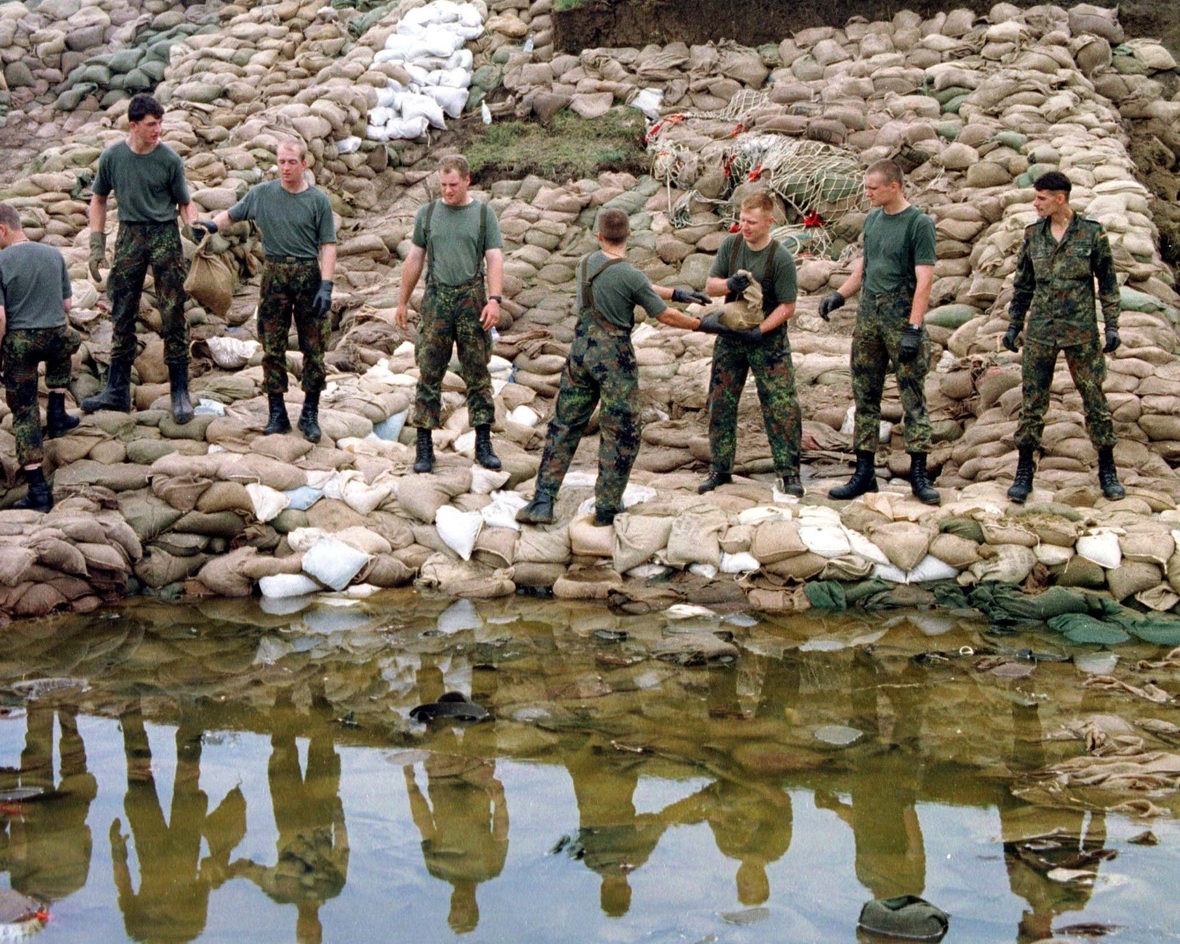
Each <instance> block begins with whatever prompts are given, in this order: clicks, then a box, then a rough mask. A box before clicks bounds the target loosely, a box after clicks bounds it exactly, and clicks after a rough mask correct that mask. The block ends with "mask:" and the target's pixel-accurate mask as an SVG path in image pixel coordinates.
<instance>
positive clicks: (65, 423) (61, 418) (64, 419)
mask: <svg viewBox="0 0 1180 944" xmlns="http://www.w3.org/2000/svg"><path fill="white" fill-rule="evenodd" d="M80 422H82V421H81V420H80V419H78V417H76V416H71V415H70V414H69V413H67V412H66V395H65V394H64V393H62V391H60V390H51V391H50V392H49V406H48V408H47V409H46V410H45V438H46V439H56V438H57V437H58V436H64V435H65V434H66V433H68V432H69V431H70V430H71V429H73V428H74V427H75V426H77V425H78V424H79V423H80Z"/></svg>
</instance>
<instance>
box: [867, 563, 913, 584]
mask: <svg viewBox="0 0 1180 944" xmlns="http://www.w3.org/2000/svg"><path fill="white" fill-rule="evenodd" d="M872 578H873V579H874V580H885V581H887V582H889V583H905V582H906V573H905V571H904V570H902V569H901V568H900V567H894V566H893V565H892V564H874V565H873V574H872Z"/></svg>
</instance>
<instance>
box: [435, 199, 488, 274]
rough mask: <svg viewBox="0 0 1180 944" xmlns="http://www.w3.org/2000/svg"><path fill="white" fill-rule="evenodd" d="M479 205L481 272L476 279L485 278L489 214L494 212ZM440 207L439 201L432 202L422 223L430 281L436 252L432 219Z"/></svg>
mask: <svg viewBox="0 0 1180 944" xmlns="http://www.w3.org/2000/svg"><path fill="white" fill-rule="evenodd" d="M476 202H477V203H479V249H478V254H479V270H478V271H477V272H476V273H475V277H476V278H483V271H484V259H483V254H484V252H485V251H486V250H485V248H484V247H485V246H486V244H487V239H488V214H489V213H491V212H492V208H491V207H489V206H488V205H487V204H486V203H484V202H483V201H481V200H477V201H476ZM437 205H438V201H437V200H431V201H430V205H429V206H428V207H427V208H426V219H424V220H423V221H422V236H423V238H424V240H425V242H426V278H427V279H428V280H429V279H430V274H431V273H430V268H431V266H430V263H431V261H432V260H433V258H434V250H433V248H432V246H431V243H430V219H431V217H433V216H434V208H435V206H437Z"/></svg>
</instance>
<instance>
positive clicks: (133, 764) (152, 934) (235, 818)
mask: <svg viewBox="0 0 1180 944" xmlns="http://www.w3.org/2000/svg"><path fill="white" fill-rule="evenodd" d="M119 720H120V723H121V724H122V727H123V751H124V753H125V755H126V758H127V796H126V798H125V799H124V801H123V808H124V810H125V811H126V813H127V823H128V825H129V826H130V828H131V834H132V836H133V837H134V839H135V852H136V855H137V857H138V859H139V890H138V891H136V890H135V889H133V888H132V887H131V871H130V869H129V868H128V865H127V837H126V836H124V835H123V832H122V829H123V827H122V823H120V821H119V820H118V819H116V820H115V821H114V822H113V823H111V860H112V863H111V864H112V866H113V868H114V872H115V888H116V889H117V891H118V895H119V910H120V911H122V912H123V925H124V927H125V928H126V929H127V934H128V936H129V937H132V938H134V939H135V940H137V941H191V940H193V939H194V938H195V937H197V936H198V935H199V934H200V933H201V932H202V931H203V930H204V929H205V918H206V915H207V912H208V907H209V893H210V892H211V891H212V890H213V889H214V888H218V887H220V886H221V884H222V883H223V882H224V881H225V879H226V878H227V877H228V866H229V854H230V852H231V851H233V848H234V846H236V845H237V844H238V843H239V842H241V841H242V837H243V836H245V834H246V800H245V798H244V797H243V796H242V793H241V791H240V790H239V789H238V788H236V787H235V788H234V789H233V790H231V791H230V792H229V793H228V794H226V797H225V799H224V800H222V801H221V805H220V806H218V807H217V809H216V810H214V811H213V813H212V814H209V813H208V809H209V798H208V796H206V795H205V792H204V791H203V790H202V789H201V787H200V777H201V732H200V730H198V729H197V728H195V727H193V726H192V723H191V721H190V720H189V719H188V718H186V717H184V716H183V715H182V717H181V720H180V725H179V726H178V727H177V729H176V778H175V782H174V783H173V786H172V808H171V810H170V811H169V814H168V817H167V819H165V818H164V811H163V810H162V809H161V808H160V798H159V796H158V795H157V793H156V780H155V775H154V774H153V773H152V753H151V747H150V746H149V744H148V739H147V731H145V730H144V725H143V714H142V713H141V712H140V710H139V707H138V706H135V707H133V708H129V709H128V710H126V711H124V712H123V713H122V714H121V715H120V718H119ZM202 839H204V840H205V842H206V843H207V844H208V846H209V853H210V854H209V855H208V856H207V857H206V858H205V859H201V840H202Z"/></svg>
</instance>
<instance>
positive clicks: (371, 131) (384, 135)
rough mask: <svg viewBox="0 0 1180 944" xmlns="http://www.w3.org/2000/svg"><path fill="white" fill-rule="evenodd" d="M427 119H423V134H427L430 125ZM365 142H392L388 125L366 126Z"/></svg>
mask: <svg viewBox="0 0 1180 944" xmlns="http://www.w3.org/2000/svg"><path fill="white" fill-rule="evenodd" d="M429 124H430V122H428V121H427V120H426V119H425V118H423V119H422V132H423V133H425V132H426V127H427V125H429ZM365 140H366V141H388V140H390V130H389V128H388V127H387V126H386V125H366V126H365Z"/></svg>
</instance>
